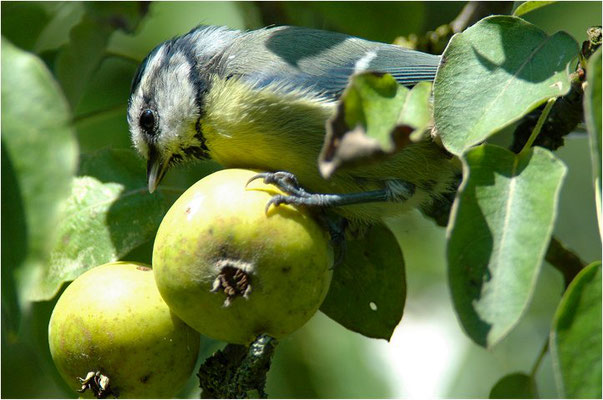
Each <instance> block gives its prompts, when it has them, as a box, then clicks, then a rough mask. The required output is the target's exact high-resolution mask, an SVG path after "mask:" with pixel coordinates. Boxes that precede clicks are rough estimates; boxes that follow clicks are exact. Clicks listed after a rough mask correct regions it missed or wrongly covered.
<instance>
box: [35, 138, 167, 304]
mask: <svg viewBox="0 0 603 400" xmlns="http://www.w3.org/2000/svg"><path fill="white" fill-rule="evenodd" d="M79 174H80V175H81V176H79V177H78V178H76V179H75V180H74V183H73V189H72V192H71V196H70V197H69V199H68V201H67V203H66V206H65V209H64V212H63V215H62V219H61V221H60V224H59V225H58V231H59V238H58V240H57V241H56V243H55V247H54V249H53V251H52V255H51V259H50V263H49V264H48V265H47V268H46V269H45V271H44V275H43V279H41V280H40V282H39V284H38V286H37V288H36V292H35V297H34V299H35V300H46V299H49V298H52V297H53V296H54V295H55V294H56V292H57V290H58V289H59V288H60V286H61V284H62V283H63V282H67V281H71V280H73V279H75V278H76V277H78V276H79V275H80V274H82V273H84V272H85V271H87V270H88V269H90V268H93V267H95V266H97V265H101V264H105V263H107V262H111V261H115V260H118V259H120V258H121V257H123V256H124V255H126V254H127V253H128V252H130V251H131V250H132V249H134V248H136V247H138V246H140V245H141V244H143V243H145V242H147V241H149V240H152V239H153V237H154V235H155V233H156V231H157V228H158V227H159V223H160V222H161V219H162V218H163V215H164V214H165V211H166V209H167V204H166V203H165V200H164V197H163V195H162V194H160V193H156V194H153V195H151V194H149V193H148V192H147V184H146V179H145V178H146V174H145V169H144V165H143V162H142V161H141V160H140V158H138V157H137V156H136V154H135V153H134V152H133V151H130V150H108V149H107V150H102V151H99V152H97V153H95V154H93V155H92V156H86V157H84V158H83V160H82V164H81V167H80V172H79Z"/></svg>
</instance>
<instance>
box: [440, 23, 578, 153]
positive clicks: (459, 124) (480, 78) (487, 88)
mask: <svg viewBox="0 0 603 400" xmlns="http://www.w3.org/2000/svg"><path fill="white" fill-rule="evenodd" d="M577 54H578V44H577V43H576V41H575V40H574V39H573V38H572V37H571V36H570V35H568V34H567V33H565V32H557V33H555V34H554V35H552V36H547V34H546V33H544V32H543V31H542V30H540V29H539V28H537V27H536V26H534V25H532V24H529V23H527V22H525V21H524V20H522V19H520V18H516V17H509V16H493V17H488V18H485V19H483V20H481V21H480V22H478V23H477V24H475V25H473V26H472V27H470V28H469V29H467V30H466V31H465V32H463V33H461V34H457V35H455V36H454V37H453V38H452V40H451V41H450V43H449V44H448V47H447V48H446V50H445V51H444V54H443V61H442V64H441V66H440V68H439V69H438V72H437V74H436V78H435V82H434V118H435V127H436V129H437V132H438V134H439V135H440V136H441V138H442V142H443V144H444V146H445V147H446V149H448V151H450V152H451V153H453V154H456V155H460V154H462V153H463V152H464V151H465V150H467V149H468V148H469V147H471V146H473V145H475V144H478V143H480V142H482V141H484V140H485V139H487V138H488V137H489V136H491V135H492V134H494V133H495V132H497V131H499V130H500V129H502V128H504V127H505V126H507V125H509V124H511V123H512V122H514V121H517V120H518V119H520V118H521V117H522V116H523V115H525V114H526V113H528V112H530V111H531V110H533V109H534V108H536V107H537V106H539V105H540V104H542V103H543V102H544V101H545V100H547V99H549V98H551V97H557V96H563V95H564V94H566V93H567V92H568V91H569V88H570V80H569V64H570V62H571V61H572V60H573V59H574V58H575V57H576V55H577Z"/></svg>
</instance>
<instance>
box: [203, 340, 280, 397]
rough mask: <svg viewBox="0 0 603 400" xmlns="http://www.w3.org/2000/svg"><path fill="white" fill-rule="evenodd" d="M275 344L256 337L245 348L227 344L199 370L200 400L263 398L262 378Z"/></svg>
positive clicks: (264, 380) (263, 381)
mask: <svg viewBox="0 0 603 400" xmlns="http://www.w3.org/2000/svg"><path fill="white" fill-rule="evenodd" d="M277 344H278V342H277V340H276V339H274V338H272V337H270V336H268V335H260V336H258V337H257V338H256V340H255V341H254V342H253V343H251V345H250V346H249V347H246V346H241V345H238V344H229V345H227V346H226V347H225V348H224V349H223V350H220V351H217V352H216V353H214V354H213V355H212V356H211V357H209V358H208V359H207V360H206V361H205V362H204V363H203V365H201V368H200V369H199V374H198V375H197V376H198V377H199V386H200V387H201V398H202V399H225V398H226V399H227V398H231V399H248V398H262V399H265V398H267V397H268V396H267V394H266V392H265V391H264V387H265V386H266V374H267V373H268V370H269V369H270V363H271V361H272V356H273V354H274V349H275V348H276V345H277Z"/></svg>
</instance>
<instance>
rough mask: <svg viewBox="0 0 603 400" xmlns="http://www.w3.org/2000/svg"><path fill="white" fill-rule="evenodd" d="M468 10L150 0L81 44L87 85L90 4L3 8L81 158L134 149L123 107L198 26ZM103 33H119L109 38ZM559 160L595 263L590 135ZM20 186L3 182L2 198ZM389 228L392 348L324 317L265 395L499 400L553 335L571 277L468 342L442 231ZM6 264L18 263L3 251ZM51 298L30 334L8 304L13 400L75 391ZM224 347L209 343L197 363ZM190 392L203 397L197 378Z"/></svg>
mask: <svg viewBox="0 0 603 400" xmlns="http://www.w3.org/2000/svg"><path fill="white" fill-rule="evenodd" d="M122 4H123V3H122ZM463 5H464V3H462V2H402V3H396V2H393V3H392V2H370V3H369V2H295V3H281V2H270V3H257V2H182V3H180V2H153V3H150V4H146V5H141V7H146V6H148V11H147V14H146V16H145V17H144V18H143V19H142V20H141V22H140V23H139V24H138V26H137V27H136V28H135V29H133V31H132V32H131V33H126V32H124V31H122V30H115V31H104V30H103V29H105V27H104V26H96V28H95V29H96V30H95V31H93V33H94V34H96V35H97V36H98V40H97V42H94V41H93V40H91V39H90V42H89V43H93V42H94V43H96V45H97V47H94V46H90V47H85V48H83V49H82V48H78V51H79V52H78V53H77V54H78V57H87V58H90V59H94V58H95V57H97V58H98V59H99V60H100V64H99V65H98V66H94V68H91V69H90V70H89V71H88V75H87V79H86V80H85V81H84V82H83V83H81V82H80V81H81V80H80V81H77V79H73V80H71V79H70V77H73V76H74V75H70V74H76V73H78V72H77V69H75V68H71V67H72V66H73V64H71V63H70V60H69V54H66V52H65V49H66V48H67V47H68V46H69V45H70V44H71V45H72V48H73V47H74V43H75V44H76V45H77V42H78V36H77V35H78V32H79V31H78V30H77V29H73V28H74V27H77V26H78V24H80V23H81V22H82V20H83V19H84V18H86V10H85V6H84V5H83V4H82V3H76V2H66V3H58V2H43V3H42V2H39V3H36V2H2V4H1V7H2V25H1V29H2V35H3V36H4V37H5V38H6V39H8V40H9V41H11V42H12V43H13V44H15V45H16V46H18V47H20V48H21V49H24V50H27V51H30V52H32V53H35V54H37V55H38V56H40V57H41V58H42V59H43V60H44V62H45V63H46V64H47V66H48V68H49V69H50V70H51V71H52V72H53V73H54V74H55V75H56V76H57V77H59V82H60V83H61V85H62V87H63V88H64V90H65V92H66V93H67V95H68V99H69V101H70V103H71V107H72V112H73V115H74V118H75V125H76V130H77V139H78V143H79V150H80V153H81V154H85V153H90V152H93V151H96V150H98V149H101V148H106V147H110V148H131V145H130V141H129V137H128V127H127V123H126V118H125V111H126V106H127V99H128V95H129V86H130V82H131V79H132V77H133V74H134V72H135V70H136V68H137V65H138V63H139V62H140V61H141V60H142V58H144V56H145V55H146V54H147V53H148V52H149V51H150V50H151V49H152V48H153V47H154V46H156V45H157V44H158V43H160V42H161V41H163V40H166V39H169V38H171V37H173V36H175V35H178V34H182V33H185V32H187V31H189V30H190V29H191V28H193V27H194V26H196V25H197V24H200V23H201V24H212V25H227V26H229V27H232V28H239V29H253V28H258V27H261V26H265V25H268V24H293V25H302V26H310V27H316V28H321V29H329V30H334V31H340V32H344V33H348V34H353V35H357V36H361V37H364V38H367V39H373V40H379V41H384V42H392V41H393V40H394V39H395V38H396V37H398V36H403V35H407V34H409V33H417V34H422V33H424V32H426V31H428V30H433V29H435V28H436V27H438V26H439V25H441V24H444V23H447V22H449V21H451V20H452V19H453V18H454V17H455V16H456V15H457V14H458V12H459V11H460V9H461V8H462V7H463ZM120 7H121V6H120ZM137 7H138V6H137ZM525 19H527V20H528V21H530V22H532V23H535V24H537V25H538V26H540V27H541V28H542V29H544V30H545V31H546V32H547V33H553V32H555V31H558V30H565V31H567V32H569V33H570V34H571V35H573V36H574V37H575V38H576V40H577V41H578V42H582V41H583V40H585V39H586V33H585V31H586V29H587V28H588V27H590V26H592V25H598V24H600V23H601V3H600V2H571V3H570V2H565V3H557V4H553V5H551V6H548V7H544V8H541V9H539V10H536V11H534V12H532V13H530V14H528V15H526V16H525ZM122 22H123V21H122ZM127 23H128V21H125V26H127ZM102 32H110V34H108V35H107V36H106V37H103V36H102ZM70 34H71V35H72V36H70ZM87 43H88V42H87ZM75 47H77V46H75ZM99 49H100V50H99ZM72 54H73V53H72ZM73 82H76V83H77V82H80V83H79V84H74V83H73ZM24 95H26V94H24ZM558 154H559V156H560V157H561V158H562V159H563V160H564V161H565V162H566V163H567V165H568V167H569V173H568V176H567V178H566V180H565V183H564V187H563V192H562V197H561V208H560V211H559V215H558V218H557V224H556V229H555V234H556V235H557V236H558V237H559V238H560V239H561V240H562V241H563V242H564V243H565V244H566V245H567V246H568V247H570V248H571V249H574V250H575V251H576V252H577V253H578V254H579V255H580V256H581V257H582V258H583V259H584V261H586V262H590V261H593V260H595V259H598V258H600V255H601V242H600V238H599V233H598V230H597V226H596V217H595V206H594V200H593V199H594V194H593V188H592V179H591V166H590V160H589V156H588V155H589V150H588V142H587V138H586V135H585V134H583V133H580V132H577V133H575V134H572V135H571V137H570V138H569V139H568V140H567V143H566V146H565V147H563V148H562V149H560V151H559V152H558ZM3 156H4V153H3ZM217 168H218V166H217V165H214V164H210V163H204V164H197V165H196V166H194V167H188V168H186V169H180V170H179V171H173V172H171V173H169V174H168V176H167V177H166V179H165V184H166V185H170V186H179V187H186V186H187V185H190V184H192V183H194V182H195V181H197V180H198V179H200V178H201V177H202V176H204V175H206V174H207V173H209V172H211V171H213V170H215V169H217ZM10 190H11V187H10V186H7V185H6V181H5V185H3V186H2V197H3V198H4V197H5V196H6V195H8V194H9V193H10ZM2 220H3V221H4V220H5V218H3V219H2ZM389 224H390V226H391V228H392V229H393V230H394V232H395V233H396V235H397V237H398V240H399V241H400V243H401V245H402V249H403V252H404V254H405V259H406V266H407V267H406V271H407V282H408V297H407V302H406V309H405V315H404V317H403V319H402V322H401V324H400V325H399V326H398V328H397V329H396V331H395V333H394V336H393V338H392V340H391V341H390V342H389V343H388V342H385V341H383V340H373V339H368V338H365V337H363V336H361V335H359V334H355V333H352V332H350V331H347V330H346V329H345V328H342V327H341V326H340V325H338V324H336V323H335V322H333V321H332V320H330V319H329V318H327V317H326V316H324V315H323V314H321V313H318V314H317V315H316V316H315V317H314V318H313V319H312V320H311V321H310V322H309V323H308V324H307V325H306V326H305V327H304V328H302V329H301V330H300V331H298V332H296V333H295V334H293V335H291V336H290V337H289V338H286V339H284V340H282V341H281V344H280V346H279V348H278V349H277V352H276V355H275V358H274V362H273V366H272V369H271V371H270V373H269V375H268V383H267V392H268V393H269V395H270V396H271V397H280V398H312V397H329V398H341V397H346V398H365V397H371V398H380V397H465V398H471V397H477V398H480V397H487V396H488V393H489V391H490V388H491V387H492V386H493V385H494V383H495V382H496V381H497V380H498V379H500V378H501V377H502V376H503V375H505V374H507V373H511V372H515V371H523V372H528V373H529V371H530V369H531V367H532V365H533V363H534V361H535V359H536V357H537V355H538V353H539V351H540V349H541V346H542V344H543V343H544V341H545V339H546V337H547V335H548V331H549V327H550V323H551V318H552V315H553V312H554V310H555V307H556V305H557V302H558V300H559V298H560V296H561V293H562V290H563V282H562V278H561V276H560V274H559V273H557V272H556V271H555V270H553V269H552V268H549V267H544V268H543V269H542V273H541V276H540V278H539V283H538V286H537V289H536V292H535V295H534V298H533V301H532V304H531V306H530V309H529V311H528V315H527V316H526V317H525V318H524V319H523V320H522V322H521V323H520V325H519V326H518V327H517V328H516V329H515V330H514V331H513V332H512V333H511V334H510V335H509V336H508V337H507V338H506V339H505V340H504V341H503V342H502V343H501V344H499V345H498V346H497V347H496V348H495V349H493V350H491V351H487V350H484V349H483V348H481V347H478V346H477V345H475V344H473V343H472V342H471V341H470V340H469V339H468V338H467V337H465V336H464V334H463V332H462V329H461V327H460V325H459V324H458V322H457V320H456V317H455V314H454V311H453V308H452V304H451V300H450V295H449V292H448V288H447V277H446V270H445V262H444V252H445V231H444V229H442V228H438V227H436V226H435V225H434V224H433V223H432V222H431V221H429V220H427V219H425V218H423V217H422V216H421V215H420V214H418V213H410V214H408V215H405V216H403V217H400V218H398V219H396V220H392V221H390V222H389ZM2 234H3V235H11V227H10V226H5V224H4V222H3V225H2ZM151 248H152V243H148V244H145V245H143V246H141V247H140V248H138V249H135V250H134V251H133V252H132V253H130V254H129V255H128V256H127V257H124V259H127V260H132V261H142V262H147V263H150V258H151ZM3 250H5V249H4V247H3ZM9 251H10V249H9ZM2 268H3V269H4V268H7V266H6V265H5V263H4V255H3V265H2ZM53 304H54V302H52V301H51V302H40V303H29V304H25V305H23V307H24V308H23V310H22V318H21V321H20V326H19V329H18V330H9V329H8V328H7V326H10V321H7V316H6V315H5V307H4V306H5V305H4V304H3V308H2V387H1V395H2V397H13V398H27V397H38V398H39V397H42V398H44V397H45V398H60V397H75V396H74V395H73V394H72V393H70V392H68V391H67V390H66V386H65V385H64V384H63V383H62V382H61V381H60V378H59V377H58V373H57V372H56V370H55V368H54V366H53V364H52V361H51V359H50V354H49V350H48V343H47V324H48V320H49V318H50V312H51V311H52V307H53ZM223 345H224V344H223V343H219V342H216V341H212V340H209V339H203V340H202V354H201V357H200V359H199V363H201V361H202V359H204V358H205V357H207V356H208V355H210V354H211V353H212V352H213V351H215V350H216V349H219V348H221V347H222V346H223ZM537 378H538V380H537V383H538V388H539V392H540V395H541V397H544V398H547V397H548V398H555V397H557V392H556V389H555V385H554V382H553V376H552V368H551V363H550V357H549V356H548V355H547V356H546V357H545V359H544V361H543V364H542V365H541V367H540V369H539V372H538V374H537ZM182 396H184V397H190V398H194V397H199V389H198V388H197V385H196V378H195V377H194V376H193V377H191V379H190V381H189V383H188V385H187V387H186V388H185V389H184V390H183V393H182Z"/></svg>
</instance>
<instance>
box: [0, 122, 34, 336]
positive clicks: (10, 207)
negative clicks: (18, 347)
mask: <svg viewBox="0 0 603 400" xmlns="http://www.w3.org/2000/svg"><path fill="white" fill-rule="evenodd" d="M3 134H4V132H3ZM0 150H1V151H2V159H1V160H2V169H1V170H0V171H1V173H2V186H1V189H2V207H1V209H2V219H1V221H2V237H3V238H4V239H3V240H2V241H0V243H1V244H2V249H1V252H0V256H1V260H2V261H1V263H2V329H3V331H4V330H6V331H7V332H10V333H12V334H16V332H17V329H18V327H19V320H20V317H21V310H20V308H19V297H18V293H17V286H16V285H15V277H14V276H13V274H14V270H15V268H16V267H17V266H20V265H21V264H22V263H23V261H24V260H25V257H26V256H27V232H26V225H25V221H26V220H25V215H24V210H23V199H21V193H20V191H19V190H16V189H18V188H19V184H18V180H17V175H16V173H15V170H14V168H13V165H12V162H11V160H10V157H9V156H8V153H7V152H6V146H5V145H4V142H2V146H0ZM3 335H4V333H3Z"/></svg>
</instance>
